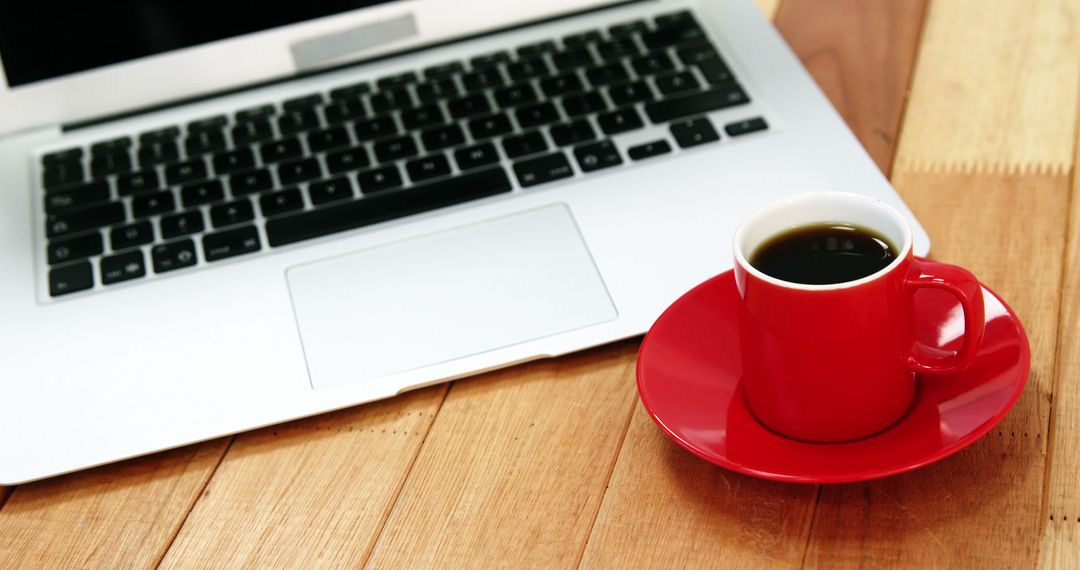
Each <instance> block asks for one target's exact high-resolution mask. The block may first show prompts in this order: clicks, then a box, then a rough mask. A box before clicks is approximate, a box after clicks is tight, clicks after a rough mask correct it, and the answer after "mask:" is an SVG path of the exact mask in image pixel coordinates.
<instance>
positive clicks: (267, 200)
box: [259, 188, 304, 217]
mask: <svg viewBox="0 0 1080 570" xmlns="http://www.w3.org/2000/svg"><path fill="white" fill-rule="evenodd" d="M303 207H304V197H303V196H301V195H300V191H299V190H297V189H296V188H286V189H284V190H278V191H277V192H271V193H270V194H263V195H262V196H261V197H259V209H260V210H262V215H264V216H267V217H269V216H276V215H278V214H283V213H285V212H292V211H295V210H300V209H302V208H303Z"/></svg>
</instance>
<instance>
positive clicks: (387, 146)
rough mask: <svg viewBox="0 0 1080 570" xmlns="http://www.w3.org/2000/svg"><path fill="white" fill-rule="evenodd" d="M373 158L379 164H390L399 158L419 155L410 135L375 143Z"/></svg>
mask: <svg viewBox="0 0 1080 570" xmlns="http://www.w3.org/2000/svg"><path fill="white" fill-rule="evenodd" d="M374 148H375V157H376V158H377V159H378V160H379V162H390V161H391V160H398V159H401V158H408V157H410V156H416V155H417V154H419V152H420V151H419V149H417V148H416V141H415V140H413V138H412V135H405V136H403V137H397V138H392V139H386V140H383V141H379V142H377V143H375V146H374Z"/></svg>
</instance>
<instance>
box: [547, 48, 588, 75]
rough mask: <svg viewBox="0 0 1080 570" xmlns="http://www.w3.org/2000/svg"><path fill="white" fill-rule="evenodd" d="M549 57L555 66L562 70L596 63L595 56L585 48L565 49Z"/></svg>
mask: <svg viewBox="0 0 1080 570" xmlns="http://www.w3.org/2000/svg"><path fill="white" fill-rule="evenodd" d="M551 59H552V61H554V62H555V67H557V68H558V69H559V70H562V71H565V70H567V69H574V68H575V67H585V66H587V65H592V64H594V63H596V58H594V57H593V55H592V52H590V51H589V50H588V49H586V48H573V49H566V50H563V51H560V52H559V53H556V54H555V55H553V56H552V57H551Z"/></svg>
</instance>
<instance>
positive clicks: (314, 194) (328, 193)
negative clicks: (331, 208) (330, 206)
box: [308, 176, 353, 206]
mask: <svg viewBox="0 0 1080 570" xmlns="http://www.w3.org/2000/svg"><path fill="white" fill-rule="evenodd" d="M308 197H309V198H311V203H312V205H315V206H321V205H323V204H327V203H330V202H336V201H338V200H345V199H348V198H352V197H353V189H352V184H351V183H350V182H349V179H348V178H345V177H344V176H339V177H338V178H331V179H330V180H323V181H322V182H312V183H311V185H310V186H308Z"/></svg>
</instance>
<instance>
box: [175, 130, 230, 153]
mask: <svg viewBox="0 0 1080 570" xmlns="http://www.w3.org/2000/svg"><path fill="white" fill-rule="evenodd" d="M184 148H185V149H186V150H187V153H188V156H197V155H200V154H205V153H208V152H217V151H219V150H222V149H224V148H225V134H224V133H223V132H221V130H220V129H219V130H212V129H205V130H199V131H192V132H191V134H189V135H188V137H187V138H186V139H184Z"/></svg>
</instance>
